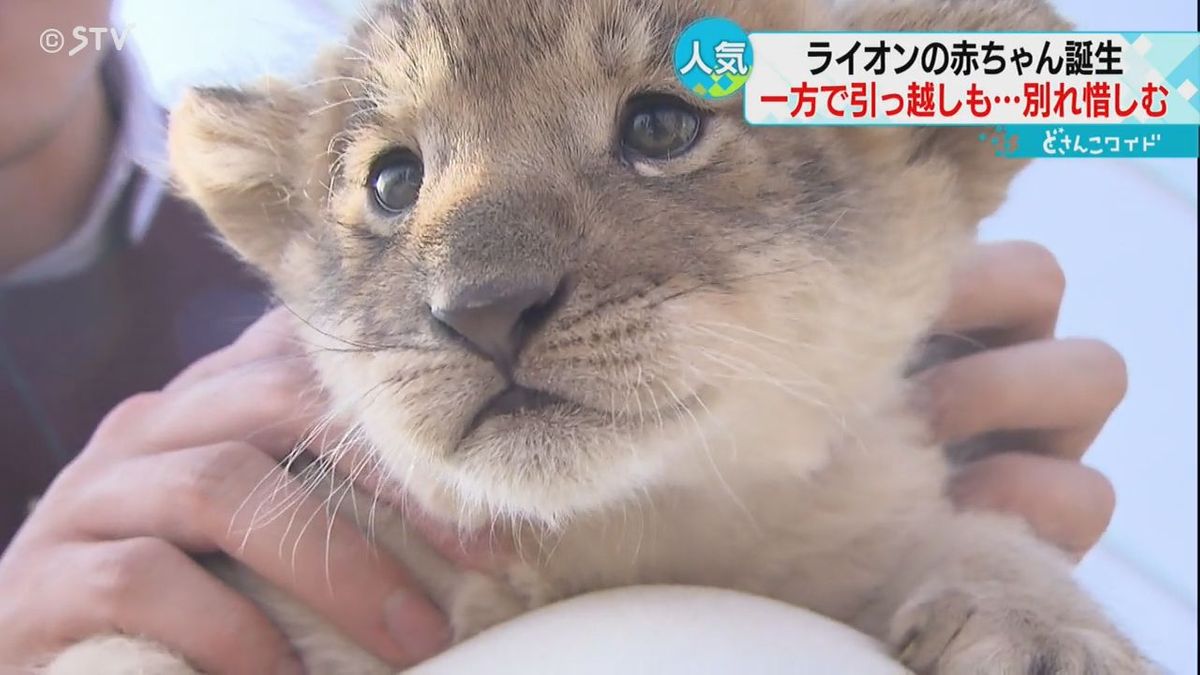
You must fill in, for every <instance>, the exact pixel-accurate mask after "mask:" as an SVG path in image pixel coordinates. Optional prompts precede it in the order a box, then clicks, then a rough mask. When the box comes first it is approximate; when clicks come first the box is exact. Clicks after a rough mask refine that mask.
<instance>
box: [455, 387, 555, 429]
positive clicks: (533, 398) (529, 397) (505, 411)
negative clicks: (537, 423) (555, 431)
mask: <svg viewBox="0 0 1200 675" xmlns="http://www.w3.org/2000/svg"><path fill="white" fill-rule="evenodd" d="M556 407H571V408H575V407H578V406H577V405H576V404H575V403H572V402H571V401H568V400H567V399H565V398H563V397H561V396H557V395H555V394H551V393H550V392H547V391H541V390H540V389H530V388H529V387H523V386H521V385H519V384H513V385H509V387H508V389H505V390H504V391H502V392H500V393H499V394H496V395H495V396H493V397H492V398H491V399H489V400H488V402H487V403H485V404H484V405H483V407H482V408H480V409H479V412H477V413H475V417H474V418H472V419H471V423H470V424H468V425H467V430H466V433H465V434H463V436H464V437H466V436H470V435H471V434H472V433H474V432H475V430H477V429H478V428H479V427H480V426H482V425H483V423H484V422H487V421H488V420H490V419H493V418H496V417H504V416H519V415H525V414H530V413H533V414H536V413H538V412H541V411H545V410H547V409H550V408H556Z"/></svg>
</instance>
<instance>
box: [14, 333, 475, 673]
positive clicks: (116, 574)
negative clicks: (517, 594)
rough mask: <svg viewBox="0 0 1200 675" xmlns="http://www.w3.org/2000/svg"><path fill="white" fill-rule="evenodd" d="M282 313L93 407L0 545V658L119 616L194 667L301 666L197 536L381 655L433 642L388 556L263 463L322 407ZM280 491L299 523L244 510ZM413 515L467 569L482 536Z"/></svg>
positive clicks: (293, 441)
mask: <svg viewBox="0 0 1200 675" xmlns="http://www.w3.org/2000/svg"><path fill="white" fill-rule="evenodd" d="M288 324H289V317H287V316H285V315H283V314H282V313H280V312H276V313H274V314H272V315H268V317H267V318H265V319H263V320H261V321H260V322H259V323H258V324H256V325H255V326H254V327H252V328H251V329H250V330H249V331H247V333H246V334H245V335H243V336H242V338H240V339H239V340H238V341H237V342H236V343H235V344H233V345H232V346H230V347H228V348H226V349H225V350H223V351H221V352H218V353H216V354H214V355H213V356H210V357H208V358H207V359H204V360H202V361H200V362H198V363H197V364H196V365H194V366H193V367H192V368H191V369H189V370H188V371H187V372H185V373H183V374H182V375H181V376H180V377H179V378H178V379H177V380H176V381H175V382H173V383H172V384H171V385H170V386H168V387H167V388H166V389H164V390H163V391H160V392H154V393H149V394H142V395H139V396H136V397H134V398H132V399H130V400H129V401H127V402H125V403H124V404H122V405H121V406H119V407H118V408H117V409H116V410H114V411H113V412H112V413H110V414H109V415H108V417H107V418H106V419H105V420H104V422H103V423H102V424H101V426H100V427H99V429H98V430H97V431H96V433H95V435H94V436H93V438H92V440H91V441H90V442H89V444H88V446H87V447H86V448H85V449H84V450H83V452H82V453H81V454H80V456H79V458H78V459H77V460H76V461H75V462H74V463H72V464H71V465H70V466H68V467H67V468H66V469H65V470H64V471H63V472H62V474H61V475H60V476H59V477H58V478H57V479H56V480H55V482H54V484H53V485H52V486H51V487H50V489H49V490H48V492H47V493H46V495H45V496H44V498H43V499H42V500H41V501H40V502H39V503H38V505H37V507H36V509H35V510H34V513H33V514H32V515H31V516H30V518H29V520H28V521H27V522H26V524H25V525H24V527H23V528H22V530H21V531H20V532H19V533H18V535H17V537H16V538H15V540H14V541H13V543H12V544H11V546H10V547H9V549H8V551H7V552H6V553H5V555H4V557H3V558H0V625H3V626H5V630H4V631H2V632H0V665H14V666H16V667H26V666H28V665H30V664H32V663H34V662H36V661H37V660H39V659H42V658H44V657H46V656H51V655H53V654H54V653H56V652H58V651H60V650H61V649H63V648H65V647H67V646H69V645H71V644H73V643H76V642H79V641H81V640H83V639H85V638H87V637H90V636H94V635H98V634H104V633H111V632H119V633H124V634H133V635H144V636H146V637H148V638H150V639H152V640H154V641H156V642H159V643H161V644H163V645H166V646H168V647H171V648H173V649H175V650H176V651H178V652H179V653H180V654H182V655H183V656H184V657H185V658H187V659H188V660H189V661H190V662H192V663H193V664H195V665H196V666H197V667H199V668H201V669H203V670H204V671H205V672H221V673H277V672H302V671H301V670H300V666H299V663H298V662H297V661H296V660H295V657H294V656H293V654H292V651H291V647H290V646H289V645H288V644H287V642H286V640H285V639H284V637H283V636H282V635H281V634H280V633H279V632H278V629H277V628H275V626H274V625H273V624H272V623H271V621H270V620H269V619H268V618H267V617H266V616H265V615H264V614H263V613H262V612H261V611H260V610H259V609H258V608H257V607H256V606H255V605H253V604H252V603H251V602H250V600H248V599H247V598H245V597H243V596H241V595H239V594H238V593H236V592H235V591H234V590H233V589H232V588H230V587H228V586H226V585H224V584H223V583H221V582H220V581H219V580H218V579H217V578H216V577H214V576H212V575H211V574H210V573H209V572H208V571H207V570H205V569H204V568H203V567H201V566H200V565H199V564H198V563H197V562H196V561H195V560H193V558H192V557H190V555H189V554H204V553H212V552H224V553H226V554H228V555H230V556H232V557H234V558H236V559H238V560H239V561H240V562H241V563H242V564H244V565H246V566H248V567H249V568H251V569H252V570H254V571H255V572H256V573H258V574H259V575H261V576H262V577H264V578H265V579H267V580H268V581H270V582H272V583H273V584H275V585H276V586H278V587H279V588H280V589H282V590H284V591H285V592H287V593H288V594H290V595H292V596H293V597H295V598H297V599H298V600H300V601H302V602H303V603H305V604H306V605H308V606H309V607H311V608H312V609H313V610H315V611H316V612H317V613H319V614H320V615H322V616H324V617H325V618H326V619H327V620H328V621H330V622H331V623H332V624H333V625H335V626H337V627H338V628H340V629H341V630H342V632H343V633H344V634H345V635H347V636H348V637H349V638H351V639H352V640H354V641H355V642H357V643H358V644H360V645H362V646H363V647H364V648H366V649H368V650H369V651H371V652H372V653H374V654H376V655H377V656H379V657H380V658H382V659H384V660H385V661H387V662H388V663H391V664H395V665H396V666H398V667H400V666H407V665H411V664H413V663H415V662H417V661H420V660H423V659H424V658H426V657H429V656H431V655H433V654H434V653H436V652H438V651H440V650H441V649H442V648H443V647H444V646H445V645H446V644H447V641H448V639H449V632H448V627H447V625H446V619H445V617H444V616H443V615H442V614H441V612H440V611H439V610H438V609H437V608H435V607H434V606H433V604H431V603H430V601H429V600H428V599H426V598H425V597H424V595H423V594H422V592H421V591H420V590H419V589H418V588H417V586H416V585H415V582H414V580H413V579H412V578H411V577H410V575H409V574H408V573H407V572H406V571H405V569H403V568H402V567H401V566H400V564H399V563H397V562H396V561H395V560H393V559H391V558H390V557H388V556H386V555H384V554H382V553H381V552H379V551H377V550H376V549H375V548H374V547H372V545H371V544H370V543H369V542H368V541H367V539H366V538H365V536H364V535H363V534H362V533H361V532H360V530H358V529H357V528H356V527H355V526H354V525H352V524H351V523H350V522H346V521H344V520H343V519H341V518H338V517H334V518H330V516H329V514H328V512H327V510H326V505H325V504H324V502H323V501H322V500H320V499H317V498H314V497H312V496H309V495H307V493H306V492H304V491H303V490H302V489H301V486H299V485H298V484H297V482H296V481H294V480H291V479H290V478H289V477H285V474H284V473H282V472H281V470H280V469H279V468H278V463H279V461H280V460H281V459H282V458H284V457H285V456H287V455H288V453H289V452H291V451H292V449H293V448H294V447H296V445H297V443H298V442H299V441H301V440H302V439H306V438H307V437H308V436H309V435H310V431H311V429H312V428H313V427H314V424H316V423H318V422H320V421H321V417H322V415H321V412H322V409H321V406H320V405H319V404H318V401H317V400H316V398H315V397H313V396H311V395H308V393H310V392H312V391H313V389H314V388H313V386H312V383H313V380H312V376H311V374H310V372H309V371H308V369H307V367H306V363H307V361H306V360H305V359H304V358H301V357H302V356H303V354H302V353H298V351H297V350H298V347H295V346H294V344H293V343H292V342H291V341H290V336H291V335H292V332H291V330H290V326H289V325H288ZM340 436H341V434H334V435H333V437H334V438H338V437H340ZM285 506H286V509H287V510H288V511H294V513H295V514H297V517H296V518H295V520H296V521H297V522H298V523H304V522H305V521H306V520H308V519H309V517H310V516H311V518H312V521H311V522H310V523H309V524H308V526H307V527H303V528H302V527H300V526H299V525H298V524H295V523H292V522H290V521H292V520H293V519H292V518H290V517H289V516H288V514H287V513H285V514H284V515H283V516H282V517H274V518H259V519H257V521H255V522H254V523H253V524H252V525H251V524H248V523H249V522H250V520H251V519H253V518H254V517H255V515H256V514H261V513H267V512H269V511H270V510H271V509H275V511H276V512H278V511H279V510H280V509H281V508H284V507H285ZM417 523H418V526H421V525H422V524H423V525H424V526H423V527H422V528H421V529H422V530H423V531H428V534H429V535H430V536H429V539H430V542H431V543H433V544H434V546H435V548H437V549H438V550H439V551H441V552H442V553H443V554H445V555H446V556H447V557H450V558H451V559H453V560H454V562H456V563H458V564H461V565H464V566H471V567H475V568H478V567H480V566H481V565H482V562H481V560H480V558H482V557H483V556H486V555H490V551H491V550H492V549H491V547H490V545H481V546H480V547H478V548H477V549H476V548H472V547H471V546H462V545H459V540H458V538H457V537H456V536H454V535H453V534H452V533H450V534H448V533H445V532H441V531H439V530H437V529H435V528H434V527H433V526H432V525H430V524H429V523H427V522H424V521H422V520H421V519H418V520H417ZM281 552H282V553H281ZM0 670H3V668H2V667H0Z"/></svg>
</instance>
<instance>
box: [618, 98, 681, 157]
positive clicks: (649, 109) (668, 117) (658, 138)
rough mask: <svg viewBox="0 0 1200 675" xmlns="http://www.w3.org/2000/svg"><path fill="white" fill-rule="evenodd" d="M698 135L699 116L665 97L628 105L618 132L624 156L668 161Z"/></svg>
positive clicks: (674, 99)
mask: <svg viewBox="0 0 1200 675" xmlns="http://www.w3.org/2000/svg"><path fill="white" fill-rule="evenodd" d="M699 135H700V113H699V112H697V111H696V109H695V108H693V107H691V106H690V105H688V104H687V103H684V102H683V101H681V100H679V99H677V98H675V97H673V96H664V95H650V96H643V97H641V98H636V99H634V100H633V101H632V102H630V104H629V108H628V112H627V113H626V114H625V121H624V123H623V125H622V129H621V146H622V147H623V148H624V150H625V151H626V152H627V153H634V154H636V155H639V156H641V157H645V158H648V159H671V158H672V157H674V156H676V155H679V154H682V153H684V152H686V151H687V150H688V148H690V147H692V144H693V143H695V142H696V137H697V136H699Z"/></svg>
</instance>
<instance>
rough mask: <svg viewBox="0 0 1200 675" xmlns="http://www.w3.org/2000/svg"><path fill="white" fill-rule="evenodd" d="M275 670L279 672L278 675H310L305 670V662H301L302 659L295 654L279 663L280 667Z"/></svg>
mask: <svg viewBox="0 0 1200 675" xmlns="http://www.w3.org/2000/svg"><path fill="white" fill-rule="evenodd" d="M275 672H276V673H278V675H308V671H307V670H305V668H304V664H302V663H300V659H298V658H296V657H295V656H288V657H285V658H284V660H283V661H282V662H281V663H280V664H279V667H278V668H276V669H275Z"/></svg>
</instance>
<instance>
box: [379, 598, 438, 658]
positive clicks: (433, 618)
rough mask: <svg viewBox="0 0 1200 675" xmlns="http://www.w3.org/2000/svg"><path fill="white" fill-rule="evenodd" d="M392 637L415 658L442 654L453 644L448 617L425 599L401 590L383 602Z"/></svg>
mask: <svg viewBox="0 0 1200 675" xmlns="http://www.w3.org/2000/svg"><path fill="white" fill-rule="evenodd" d="M383 611H384V616H385V620H386V621H387V627H388V630H389V631H390V632H391V634H392V638H393V639H394V640H395V641H396V642H397V643H398V644H399V645H400V648H401V649H403V650H404V652H405V653H406V654H408V655H409V656H410V657H412V658H413V659H414V660H416V661H424V660H425V659H427V658H429V657H431V656H434V655H436V654H439V653H441V652H442V650H444V649H445V648H446V647H448V646H449V645H450V626H449V624H448V623H447V622H446V617H445V615H443V614H442V613H441V612H440V611H438V609H437V608H436V607H434V606H433V604H431V603H430V602H429V601H428V600H426V599H425V598H423V597H421V596H419V595H417V594H415V593H408V592H404V591H401V592H399V593H396V594H395V595H393V596H392V597H391V598H389V599H388V601H387V603H385V604H384V608H383Z"/></svg>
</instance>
